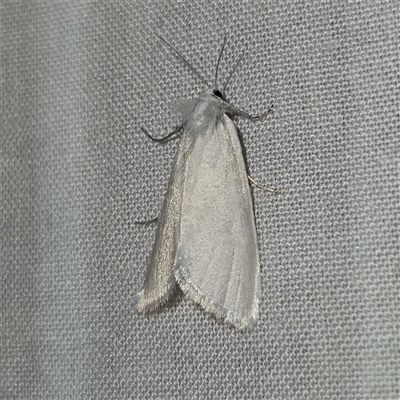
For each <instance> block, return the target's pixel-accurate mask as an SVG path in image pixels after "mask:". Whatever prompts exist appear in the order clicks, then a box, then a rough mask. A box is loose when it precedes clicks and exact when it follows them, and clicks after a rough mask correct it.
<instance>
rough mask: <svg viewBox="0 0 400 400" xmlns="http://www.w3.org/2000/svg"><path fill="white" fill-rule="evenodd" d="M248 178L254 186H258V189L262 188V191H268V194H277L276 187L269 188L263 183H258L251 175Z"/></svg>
mask: <svg viewBox="0 0 400 400" xmlns="http://www.w3.org/2000/svg"><path fill="white" fill-rule="evenodd" d="M247 178H248V179H249V181H250V182H251V183H252V184H253V185H254V186H257V187H258V188H260V189H264V190H265V191H267V192H270V193H276V192H277V191H278V189H277V188H274V187H267V186H264V185H262V184H261V183H259V182H257V181H256V180H255V179H254V178H253V177H252V176H250V175H247Z"/></svg>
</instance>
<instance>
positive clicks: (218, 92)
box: [213, 89, 225, 100]
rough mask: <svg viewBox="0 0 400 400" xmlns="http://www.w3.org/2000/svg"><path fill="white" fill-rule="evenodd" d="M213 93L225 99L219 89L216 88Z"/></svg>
mask: <svg viewBox="0 0 400 400" xmlns="http://www.w3.org/2000/svg"><path fill="white" fill-rule="evenodd" d="M213 95H214V96H215V97H219V98H220V99H221V100H225V98H224V96H223V94H222V93H221V92H220V91H219V90H218V89H214V90H213Z"/></svg>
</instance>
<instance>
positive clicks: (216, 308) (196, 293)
mask: <svg viewBox="0 0 400 400" xmlns="http://www.w3.org/2000/svg"><path fill="white" fill-rule="evenodd" d="M174 275H175V279H176V281H177V282H178V285H179V286H180V288H181V289H182V291H183V293H184V294H185V295H186V296H188V297H189V298H190V299H191V300H192V301H194V302H195V303H197V304H199V305H200V307H202V308H203V309H204V310H205V311H207V312H209V313H211V314H213V315H214V316H215V317H216V318H219V319H222V320H224V321H225V322H226V323H228V324H230V325H233V326H234V327H235V328H237V329H239V330H244V329H251V328H253V327H254V325H255V324H256V323H257V321H258V303H259V302H258V299H256V302H255V306H254V309H253V312H252V314H251V315H250V316H249V317H248V318H246V319H243V318H240V317H239V316H238V315H236V314H235V313H233V312H232V311H230V310H228V309H227V308H226V307H223V306H221V305H220V304H218V303H216V302H215V301H214V300H212V299H211V298H210V297H209V296H207V295H206V294H205V293H204V292H203V291H202V290H201V289H200V288H199V287H198V286H197V285H196V284H195V283H193V282H192V280H191V279H190V277H189V274H188V272H187V271H186V269H185V268H184V267H183V266H179V267H176V268H175V271H174Z"/></svg>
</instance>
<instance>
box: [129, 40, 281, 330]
mask: <svg viewBox="0 0 400 400" xmlns="http://www.w3.org/2000/svg"><path fill="white" fill-rule="evenodd" d="M156 35H157V34H156ZM157 36H158V37H159V38H160V39H161V40H162V41H163V42H164V43H165V44H166V45H167V46H168V47H169V48H170V49H172V51H174V52H175V54H176V55H177V56H178V57H179V58H180V59H181V60H182V61H183V62H184V63H185V64H186V65H187V66H188V67H189V68H190V69H191V70H192V71H193V72H194V74H195V75H197V76H198V77H199V78H200V79H201V80H202V82H203V83H205V84H206V85H207V87H210V85H208V84H207V82H206V81H205V80H204V79H203V78H202V77H201V76H200V74H199V73H198V72H197V71H196V69H195V68H194V67H193V66H192V65H191V64H190V63H189V62H188V61H186V60H185V59H184V58H183V57H182V56H181V55H180V53H179V52H178V51H177V50H175V49H174V48H173V47H172V46H171V45H170V44H169V43H168V42H167V41H166V40H165V39H163V38H162V37H161V36H159V35H157ZM225 43H226V37H225V39H224V42H223V45H222V47H221V51H220V54H219V58H218V62H217V66H216V71H215V80H214V87H212V88H209V89H207V90H205V91H204V92H202V93H201V94H200V95H199V97H198V98H197V99H195V100H184V101H180V103H179V105H178V109H179V111H180V112H181V114H182V116H183V122H182V124H181V125H180V126H179V127H178V128H177V129H175V130H174V131H173V132H172V133H170V134H168V135H167V136H165V137H164V138H162V139H155V138H154V137H153V136H151V135H150V133H149V132H147V130H145V129H144V128H142V130H143V131H144V133H145V134H146V135H147V136H149V137H150V138H152V139H153V140H155V141H158V142H166V141H168V140H171V139H172V138H176V137H180V143H179V147H178V150H177V153H176V156H175V161H174V166H173V169H172V173H171V176H170V180H169V185H168V190H167V194H166V196H165V200H164V204H163V207H162V211H161V214H160V216H159V218H158V219H157V221H158V226H157V232H156V238H155V244H154V248H153V252H152V255H151V260H150V265H149V269H148V273H147V277H146V279H145V282H144V286H143V289H142V290H141V291H140V292H139V293H138V294H136V296H135V298H134V307H135V309H136V310H137V311H138V312H148V311H152V310H155V309H156V308H158V307H159V306H160V305H162V304H163V303H165V302H166V301H167V300H168V299H169V297H170V296H171V294H172V293H173V291H174V289H175V288H176V285H179V287H180V288H181V289H182V291H183V293H184V294H185V295H186V296H187V297H189V298H190V299H191V300H192V301H194V302H195V303H197V304H199V305H200V306H201V307H202V308H203V309H205V310H206V311H208V312H210V313H212V314H214V315H215V316H216V317H217V318H220V319H222V320H223V321H224V322H226V323H228V324H231V325H233V326H235V327H236V328H238V329H244V328H249V327H252V326H253V325H254V324H255V323H256V322H257V320H258V314H259V301H260V260H259V249H258V242H257V232H256V225H255V218H254V210H253V201H252V193H251V189H250V186H249V180H251V182H252V183H254V184H256V185H257V186H262V185H259V184H258V183H257V182H255V181H254V180H253V179H252V178H251V177H250V176H248V173H247V168H246V164H245V160H244V155H243V151H242V146H241V142H240V140H239V135H238V131H237V129H236V126H235V124H234V123H233V121H232V118H233V117H243V118H246V119H248V120H251V121H259V120H261V119H262V118H264V117H266V116H267V115H268V114H269V113H270V112H271V110H272V106H271V107H270V108H269V109H268V110H267V111H266V112H264V113H263V114H262V115H259V116H251V115H249V114H247V113H246V112H244V111H242V110H240V109H238V108H237V107H235V106H233V105H231V104H230V103H228V102H227V101H226V98H225V95H224V93H225V89H226V87H227V85H228V83H229V80H230V78H231V76H232V75H233V73H234V71H235V68H234V69H233V70H232V72H231V73H230V75H229V76H228V79H227V81H226V82H225V84H224V86H223V89H222V91H220V90H219V89H218V87H217V77H218V67H219V63H220V60H221V57H222V54H223V50H224V47H225ZM262 187H263V188H264V189H267V190H269V191H276V189H273V188H265V187H264V186H262Z"/></svg>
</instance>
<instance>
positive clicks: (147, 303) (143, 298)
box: [132, 287, 175, 314]
mask: <svg viewBox="0 0 400 400" xmlns="http://www.w3.org/2000/svg"><path fill="white" fill-rule="evenodd" d="M174 288H175V287H170V288H169V290H168V291H167V292H165V293H164V294H163V295H160V296H157V297H155V298H152V296H151V294H150V295H149V294H148V293H147V292H146V290H145V289H142V290H141V291H140V292H139V293H136V294H135V295H134V296H133V302H132V303H133V308H134V310H135V311H136V312H138V313H142V314H145V313H148V312H152V311H155V310H157V309H158V308H160V307H161V306H163V305H164V304H165V303H167V302H168V300H169V298H170V297H171V294H172V292H173V291H174Z"/></svg>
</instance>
